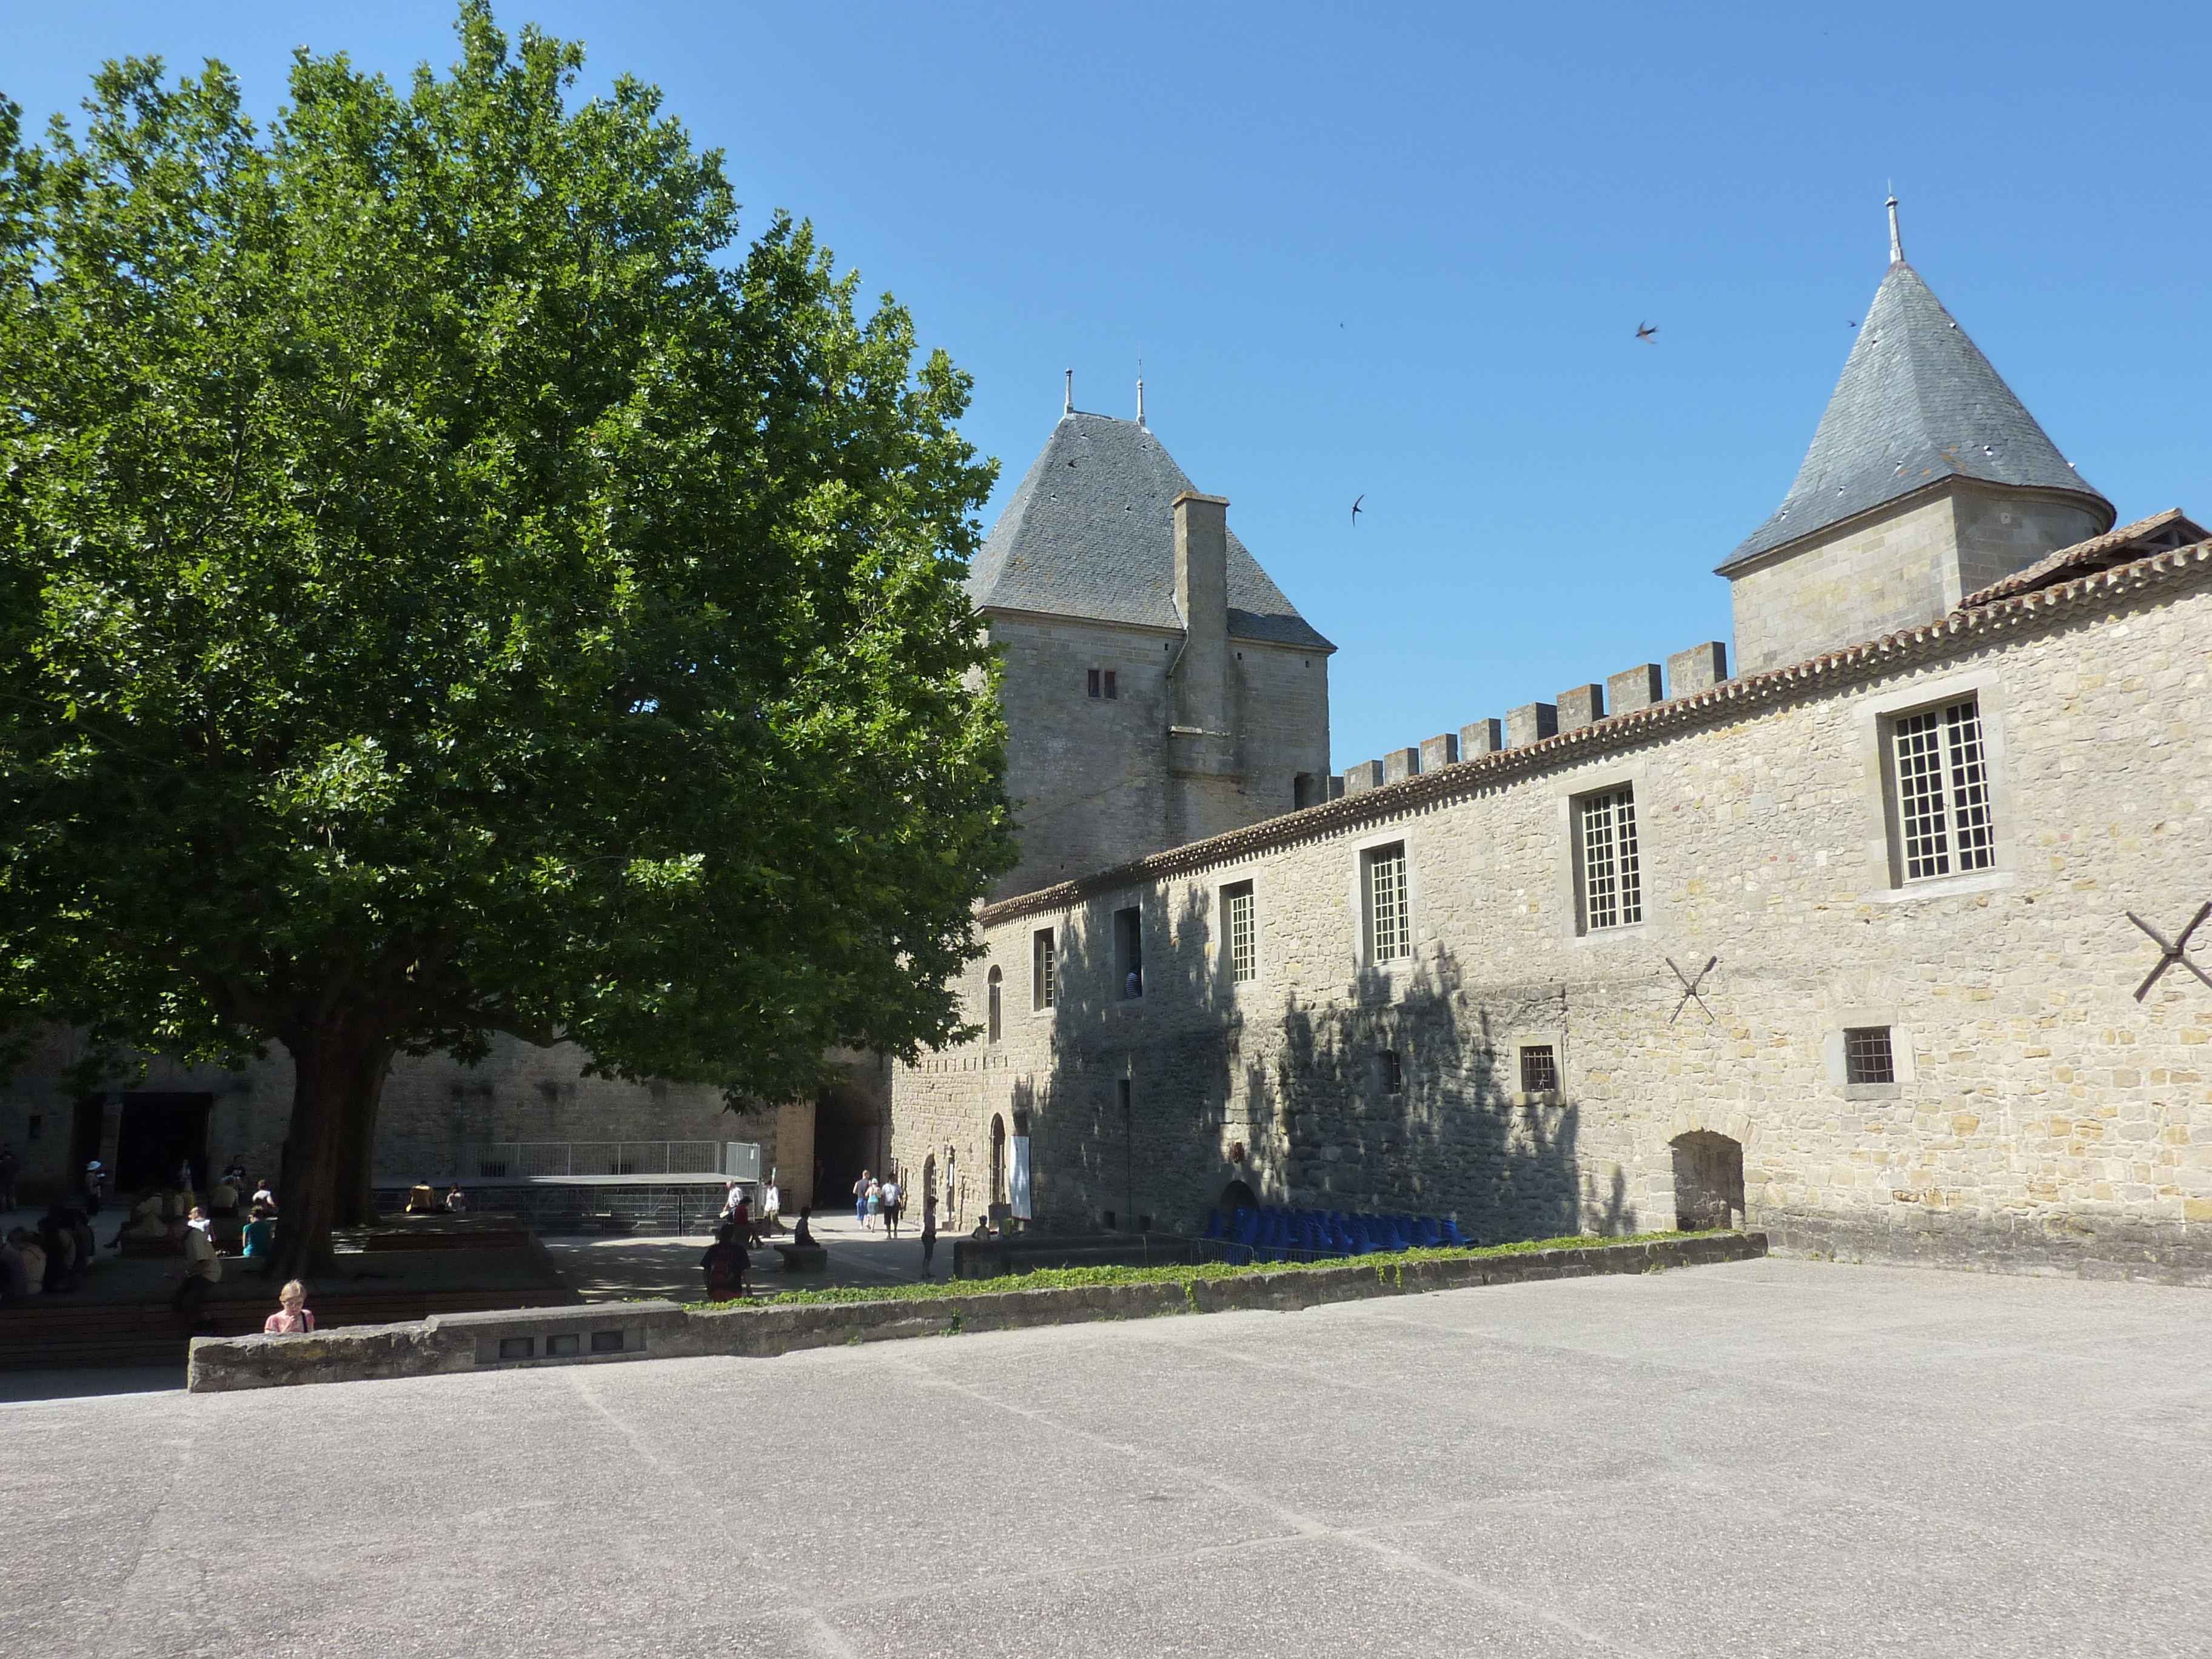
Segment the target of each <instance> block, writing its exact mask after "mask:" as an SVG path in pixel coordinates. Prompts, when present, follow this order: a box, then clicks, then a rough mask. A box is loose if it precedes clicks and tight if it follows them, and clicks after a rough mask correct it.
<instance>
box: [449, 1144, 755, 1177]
mask: <svg viewBox="0 0 2212 1659" xmlns="http://www.w3.org/2000/svg"><path fill="white" fill-rule="evenodd" d="M726 1145H727V1143H726V1142H724V1141H720V1140H495V1141H488V1142H485V1143H483V1145H480V1146H471V1147H469V1148H467V1149H466V1150H465V1152H464V1153H463V1154H462V1158H461V1171H460V1172H461V1176H462V1178H463V1179H464V1180H467V1179H469V1178H471V1177H473V1178H475V1179H476V1180H478V1181H500V1180H518V1179H527V1178H528V1177H530V1176H625V1175H640V1176H648V1175H649V1176H672V1175H700V1176H720V1174H721V1173H722V1164H723V1157H724V1152H723V1149H724V1147H725V1146H726Z"/></svg>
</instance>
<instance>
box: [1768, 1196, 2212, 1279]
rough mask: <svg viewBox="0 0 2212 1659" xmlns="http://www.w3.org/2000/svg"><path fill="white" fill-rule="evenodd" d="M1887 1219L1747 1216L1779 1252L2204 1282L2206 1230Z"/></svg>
mask: <svg viewBox="0 0 2212 1659" xmlns="http://www.w3.org/2000/svg"><path fill="white" fill-rule="evenodd" d="M1893 1208H1894V1209H1895V1210H1897V1211H1898V1212H1899V1213H1897V1214H1896V1215H1894V1216H1893V1217H1890V1218H1886V1219H1880V1220H1876V1219H1872V1218H1869V1219H1866V1220H1859V1221H1853V1220H1846V1219H1842V1218H1838V1217H1835V1216H1832V1215H1827V1214H1804V1213H1800V1212H1793V1211H1788V1210H1778V1209H1767V1210H1765V1211H1762V1212H1760V1213H1759V1215H1757V1216H1756V1217H1755V1218H1754V1220H1755V1221H1756V1223H1757V1225H1759V1227H1761V1228H1762V1229H1764V1230H1765V1232H1766V1233H1767V1235H1768V1237H1770V1238H1771V1240H1772V1241H1773V1249H1774V1254H1775V1255H1795V1256H1812V1257H1814V1258H1818V1259H1823V1260H1827V1261H1863V1262H1874V1263H1881V1264H1887V1265H1892V1266H1897V1267H1952V1268H1962V1269H1964V1270H1966V1271H1967V1272H1970V1273H2027V1274H2033V1275H2037V1276H2040V1277H2045V1278H2057V1279H2140V1280H2143V1281H2146V1282H2148V1283H2151V1284H2157V1285H2202V1286H2212V1228H2208V1227H2205V1226H2203V1225H2186V1224H2184V1223H2181V1222H2164V1223H2161V1222H2155V1221H2147V1220H2142V1219H2139V1218H2133V1217H2129V1216H2120V1215H2111V1216H2107V1215H2097V1214H2083V1213H2077V1214H2072V1215H2066V1216H2045V1217H2041V1218H2021V1219H2019V1220H2016V1221H2010V1222H2003V1223H1991V1222H1989V1221H1987V1220H1985V1219H1984V1218H1981V1217H1978V1216H1974V1215H1949V1214H1944V1213H1942V1212H1919V1211H1911V1210H1906V1209H1905V1208H1904V1206H1893Z"/></svg>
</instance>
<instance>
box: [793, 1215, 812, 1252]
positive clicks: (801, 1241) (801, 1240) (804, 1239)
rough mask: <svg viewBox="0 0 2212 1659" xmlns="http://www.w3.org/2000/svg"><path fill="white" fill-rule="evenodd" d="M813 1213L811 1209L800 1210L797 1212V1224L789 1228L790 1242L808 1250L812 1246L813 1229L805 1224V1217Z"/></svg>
mask: <svg viewBox="0 0 2212 1659" xmlns="http://www.w3.org/2000/svg"><path fill="white" fill-rule="evenodd" d="M813 1213H814V1212H813V1211H812V1210H811V1209H809V1210H801V1211H800V1212H799V1225H797V1226H796V1227H794V1228H793V1229H792V1230H791V1242H792V1243H793V1244H796V1245H799V1246H800V1247H801V1248H802V1249H809V1250H811V1249H813V1248H814V1230H813V1229H812V1228H811V1227H809V1226H808V1225H806V1218H807V1217H809V1216H811V1215H812V1214H813Z"/></svg>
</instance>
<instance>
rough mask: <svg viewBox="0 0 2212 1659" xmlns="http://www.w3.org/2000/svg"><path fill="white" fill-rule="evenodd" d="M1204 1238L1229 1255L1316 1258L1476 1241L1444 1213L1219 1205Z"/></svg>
mask: <svg viewBox="0 0 2212 1659" xmlns="http://www.w3.org/2000/svg"><path fill="white" fill-rule="evenodd" d="M1205 1238H1206V1242H1207V1243H1209V1244H1212V1245H1214V1246H1217V1247H1218V1250H1219V1252H1220V1254H1221V1255H1224V1256H1225V1257H1226V1258H1227V1259H1229V1260H1231V1261H1320V1260H1322V1259H1324V1258H1326V1257H1329V1256H1339V1255H1369V1254H1370V1253H1372V1252H1375V1251H1377V1250H1410V1249H1419V1248H1435V1247H1437V1246H1442V1245H1457V1246H1460V1247H1462V1248H1465V1247H1466V1246H1468V1244H1470V1243H1473V1242H1474V1241H1472V1240H1471V1239H1468V1237H1465V1236H1464V1235H1463V1234H1462V1233H1461V1231H1460V1230H1459V1224H1458V1223H1457V1222H1456V1221H1454V1220H1452V1219H1451V1218H1450V1217H1449V1216H1446V1217H1444V1218H1441V1219H1439V1218H1437V1217H1435V1216H1428V1215H1346V1214H1345V1213H1344V1212H1342V1211H1341V1210H1334V1211H1328V1212H1323V1211H1321V1210H1279V1209H1276V1208H1274V1207H1273V1206H1268V1207H1266V1208H1263V1209H1257V1210H1245V1209H1239V1210H1232V1211H1231V1212H1229V1213H1227V1214H1226V1215H1225V1214H1223V1213H1222V1212H1220V1211H1219V1210H1214V1211H1212V1212H1209V1213H1208V1215H1207V1216H1206V1233H1205Z"/></svg>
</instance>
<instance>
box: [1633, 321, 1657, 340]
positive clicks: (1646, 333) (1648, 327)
mask: <svg viewBox="0 0 2212 1659" xmlns="http://www.w3.org/2000/svg"><path fill="white" fill-rule="evenodd" d="M1658 331H1659V330H1658V329H1657V327H1656V326H1655V325H1652V324H1650V323H1638V324H1637V325H1636V337H1637V338H1638V339H1639V340H1648V339H1650V337H1652V336H1653V335H1655V334H1656V333H1657V332H1658Z"/></svg>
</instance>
